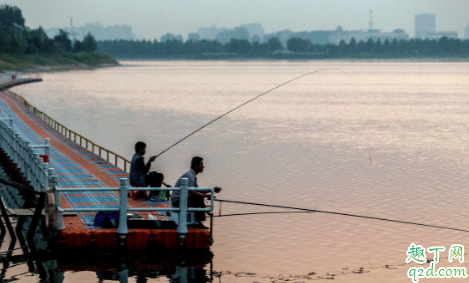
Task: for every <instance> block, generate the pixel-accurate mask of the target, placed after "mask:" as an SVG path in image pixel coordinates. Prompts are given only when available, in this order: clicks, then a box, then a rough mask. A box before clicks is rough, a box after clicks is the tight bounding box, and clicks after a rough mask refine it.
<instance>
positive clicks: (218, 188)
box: [189, 187, 221, 198]
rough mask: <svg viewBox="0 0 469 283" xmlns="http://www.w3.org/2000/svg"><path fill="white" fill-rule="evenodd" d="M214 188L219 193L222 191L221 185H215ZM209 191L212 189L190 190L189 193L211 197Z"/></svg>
mask: <svg viewBox="0 0 469 283" xmlns="http://www.w3.org/2000/svg"><path fill="white" fill-rule="evenodd" d="M213 190H214V191H215V193H219V192H220V191H221V188H220V187H214V188H213ZM205 192H207V193H205ZM208 192H210V191H206V190H200V191H189V193H190V194H191V195H193V196H198V197H204V198H210V193H208Z"/></svg>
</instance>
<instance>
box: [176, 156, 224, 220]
mask: <svg viewBox="0 0 469 283" xmlns="http://www.w3.org/2000/svg"><path fill="white" fill-rule="evenodd" d="M204 168H205V167H204V162H203V158H202V157H198V156H195V157H193V158H192V161H191V169H190V170H189V171H187V172H186V173H184V175H182V176H181V177H180V178H179V179H178V180H177V182H176V184H175V185H174V187H176V188H179V187H180V183H181V179H182V178H187V181H188V187H194V188H198V187H199V185H198V184H197V174H199V173H202V172H203V171H204ZM213 189H214V190H215V192H216V193H219V192H220V191H221V188H219V187H214V188H213ZM180 194H181V192H180V191H172V193H171V203H172V205H173V206H174V207H179V196H180ZM205 198H210V194H207V193H206V191H189V198H188V199H187V203H188V206H189V207H202V208H205ZM195 221H196V225H194V227H195V228H203V229H208V227H206V226H204V225H203V224H202V223H201V222H202V221H205V212H203V211H197V212H195Z"/></svg>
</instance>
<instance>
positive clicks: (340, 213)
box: [215, 199, 469, 233]
mask: <svg viewBox="0 0 469 283" xmlns="http://www.w3.org/2000/svg"><path fill="white" fill-rule="evenodd" d="M215 200H216V201H219V202H220V203H221V202H231V203H239V204H248V205H257V206H267V207H276V208H287V209H293V210H301V211H302V212H304V213H313V212H318V213H328V214H336V215H343V216H350V217H358V218H366V219H373V220H381V221H388V222H394V223H402V224H411V225H418V226H424V227H431V228H438V229H447V230H453V231H459V232H466V233H469V231H468V230H464V229H458V228H452V227H445V226H438V225H430V224H423V223H417V222H410V221H403V220H393V219H387V218H381V217H374V216H366V215H356V214H349V213H342V212H335V211H326V210H316V209H308V208H301V207H293V206H283V205H272V204H263V203H254V202H245V201H234V200H222V199H215ZM268 213H288V211H278V212H250V213H236V214H225V215H219V216H217V217H224V216H240V215H251V214H268Z"/></svg>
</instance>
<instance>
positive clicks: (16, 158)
mask: <svg viewBox="0 0 469 283" xmlns="http://www.w3.org/2000/svg"><path fill="white" fill-rule="evenodd" d="M13 124H14V123H13V118H12V115H11V114H10V115H9V118H3V119H0V147H1V148H2V149H3V150H4V152H5V154H6V155H7V156H8V157H9V158H10V159H11V161H12V162H13V163H14V164H16V168H17V169H18V170H19V171H20V173H22V174H23V176H24V177H25V179H26V180H27V181H28V182H29V183H30V185H31V186H32V187H33V188H34V190H35V191H37V192H46V191H47V189H48V187H49V183H50V182H51V180H52V179H51V178H52V176H53V175H54V169H53V168H49V163H46V162H44V160H43V158H44V159H48V158H49V151H50V149H49V147H50V140H49V139H48V138H47V139H45V142H44V144H42V145H32V144H31V142H29V141H26V140H25V139H24V138H23V137H21V135H20V134H19V133H17V132H16V131H15V130H14V129H13ZM38 148H44V149H45V150H44V151H45V154H43V155H42V154H39V152H38V151H37V149H38ZM3 192H6V193H5V194H4V195H3V197H4V198H5V202H6V204H7V206H9V207H11V208H22V204H23V203H24V200H23V199H22V198H21V197H20V195H19V194H18V192H17V190H14V189H13V188H10V187H8V186H7V187H6V189H5V190H3Z"/></svg>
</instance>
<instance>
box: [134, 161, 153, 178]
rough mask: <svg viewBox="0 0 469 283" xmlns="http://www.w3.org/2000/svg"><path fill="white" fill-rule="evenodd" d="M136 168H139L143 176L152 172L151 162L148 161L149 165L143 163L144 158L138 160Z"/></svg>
mask: <svg viewBox="0 0 469 283" xmlns="http://www.w3.org/2000/svg"><path fill="white" fill-rule="evenodd" d="M135 166H137V169H138V171H140V172H142V173H143V174H147V173H148V171H150V166H151V161H150V160H148V162H147V164H145V163H144V162H143V157H142V158H138V159H137V160H136V162H135Z"/></svg>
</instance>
